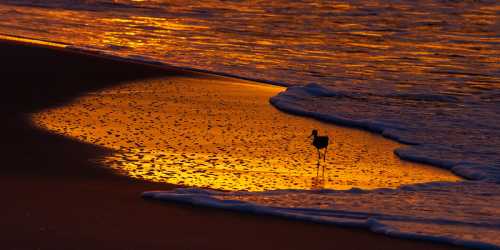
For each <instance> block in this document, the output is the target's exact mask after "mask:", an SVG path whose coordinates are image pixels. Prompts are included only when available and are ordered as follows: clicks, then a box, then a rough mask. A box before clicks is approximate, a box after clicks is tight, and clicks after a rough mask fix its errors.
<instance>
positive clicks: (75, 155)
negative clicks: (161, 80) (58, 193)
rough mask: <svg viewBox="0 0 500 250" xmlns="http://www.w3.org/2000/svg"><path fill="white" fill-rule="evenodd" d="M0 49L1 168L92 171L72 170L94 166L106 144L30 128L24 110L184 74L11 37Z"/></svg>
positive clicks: (35, 171)
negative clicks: (151, 79) (99, 145)
mask: <svg viewBox="0 0 500 250" xmlns="http://www.w3.org/2000/svg"><path fill="white" fill-rule="evenodd" d="M0 52H1V55H2V57H1V60H0V63H1V66H0V79H1V82H2V84H1V91H0V112H1V115H2V122H1V123H0V133H1V138H2V142H1V143H0V145H1V146H0V152H2V155H3V156H4V157H2V158H3V159H2V166H3V167H2V168H3V172H4V173H6V172H9V173H15V172H18V173H22V174H40V173H45V174H50V175H65V174H67V173H68V172H71V175H77V176H82V175H83V176H85V175H89V174H90V175H93V174H92V173H93V171H87V170H86V171H80V172H78V173H74V172H75V171H78V170H79V169H81V168H78V167H77V166H78V165H82V164H83V165H95V164H90V162H89V161H88V159H93V158H97V157H99V156H102V154H104V153H106V150H105V149H104V148H99V147H98V146H95V145H92V144H86V143H82V142H79V141H76V140H72V139H69V138H65V137H63V136H60V135H55V134H51V133H49V132H46V131H43V130H41V129H38V128H36V127H33V126H32V125H31V122H30V121H29V119H28V118H27V114H29V113H34V112H37V111H40V110H43V109H46V108H50V107H55V106H57V105H63V104H64V103H66V102H68V101H71V100H72V99H74V98H75V97H78V96H80V95H82V94H84V93H86V92H89V91H95V90H98V89H102V88H106V87H110V86H113V85H117V84H120V83H123V82H126V81H132V80H138V79H144V78H152V77H159V76H169V75H173V74H175V75H179V74H182V72H175V71H167V70H162V69H160V68H155V67H151V66H148V65H142V64H134V63H128V62H122V61H117V60H112V59H107V58H102V57H96V56H91V55H86V54H82V53H76V52H71V51H64V50H61V49H52V48H44V47H36V46H31V45H26V44H18V43H15V42H0ZM75 165H76V166H75ZM69 166H72V167H69ZM27 170H29V171H27ZM94 171H97V172H100V171H102V169H100V168H96V169H94Z"/></svg>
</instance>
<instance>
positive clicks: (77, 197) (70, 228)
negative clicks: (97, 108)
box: [0, 41, 455, 249]
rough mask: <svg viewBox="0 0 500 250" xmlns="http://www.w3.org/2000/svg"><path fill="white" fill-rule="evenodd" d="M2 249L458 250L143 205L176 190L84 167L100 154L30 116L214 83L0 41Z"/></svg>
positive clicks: (260, 218) (337, 230)
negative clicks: (167, 81) (155, 86)
mask: <svg viewBox="0 0 500 250" xmlns="http://www.w3.org/2000/svg"><path fill="white" fill-rule="evenodd" d="M0 52H1V54H2V68H1V73H2V74H1V75H2V80H3V84H2V88H3V89H2V91H1V98H0V100H1V103H0V104H1V105H0V107H1V108H0V110H1V112H2V116H3V119H2V123H0V126H1V127H2V129H1V131H2V132H1V133H2V137H1V138H3V142H2V144H1V147H2V148H1V151H2V154H3V161H2V164H1V166H2V167H1V169H0V171H2V173H1V174H0V178H1V180H0V183H1V184H0V185H2V187H1V189H2V194H3V195H2V196H3V199H4V200H3V203H2V204H3V205H2V210H1V213H0V216H1V217H0V221H1V222H2V226H1V227H0V233H1V235H2V236H0V245H1V246H2V248H3V249H166V248H170V249H200V248H203V249H235V248H238V249H329V248H335V249H454V248H455V247H453V246H448V245H440V244H432V243H428V242H423V241H412V240H402V239H395V238H390V237H386V236H383V235H378V234H374V233H370V232H368V231H365V230H361V229H350V228H341V227H332V226H323V225H317V224H313V223H304V222H298V221H288V220H284V219H278V218H272V217H267V216H255V215H247V214H240V213H233V212H226V211H220V210H214V209H206V208H197V207H190V206H184V205H178V204H170V203H169V204H165V203H160V202H152V201H146V200H143V199H141V198H140V194H141V192H143V191H146V190H158V189H163V190H164V189H171V188H174V187H176V186H174V185H168V184H162V183H153V182H148V181H142V180H139V179H132V178H129V177H125V176H122V175H117V174H115V173H113V172H112V171H111V170H110V169H106V168H103V167H102V166H100V165H98V164H97V163H94V162H93V161H90V159H96V158H100V157H104V156H106V155H110V154H112V152H111V151H110V150H109V149H107V148H104V147H99V146H96V145H95V144H90V143H84V142H82V141H78V140H74V139H70V138H68V137H64V136H61V135H57V134H54V133H50V132H47V131H45V130H42V129H39V128H36V127H34V126H33V125H32V124H31V123H30V122H29V119H28V114H31V113H35V112H38V111H42V110H46V109H49V108H54V107H59V106H62V105H64V104H67V103H68V102H70V101H72V100H74V99H75V98H77V97H80V96H82V95H83V94H85V93H88V92H91V91H96V90H100V89H103V88H107V87H112V86H119V85H121V84H124V83H126V82H130V81H137V80H139V79H154V78H157V77H162V78H164V77H180V76H182V77H186V78H189V77H192V78H196V79H198V80H199V81H203V79H207V81H209V80H210V79H214V78H217V76H208V75H206V74H200V73H193V72H187V71H181V70H175V69H161V68H158V67H152V66H149V65H143V64H138V63H129V62H123V61H117V60H112V59H109V58H105V57H99V56H91V55H86V54H81V53H76V52H68V51H64V50H62V49H53V48H47V47H42V46H32V45H26V44H21V43H14V42H7V41H3V42H1V43H0Z"/></svg>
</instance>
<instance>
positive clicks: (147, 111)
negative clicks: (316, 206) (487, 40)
mask: <svg viewBox="0 0 500 250" xmlns="http://www.w3.org/2000/svg"><path fill="white" fill-rule="evenodd" d="M283 90H284V88H282V87H275V86H270V85H261V84H251V83H245V82H243V81H240V80H235V79H229V78H228V79H223V78H205V79H197V78H180V77H179V78H175V77H170V78H160V79H156V80H147V81H142V82H137V83H128V84H125V85H121V86H118V87H114V88H110V89H106V90H103V91H99V92H93V93H90V94H88V95H85V96H83V97H81V98H78V99H77V100H75V101H74V102H73V103H71V104H70V105H66V106H64V107H59V108H55V109H51V110H47V111H44V112H42V113H38V114H35V115H34V116H33V118H34V121H35V122H36V123H37V124H39V125H40V126H42V127H44V128H46V129H48V130H51V131H54V132H57V133H61V134H64V135H68V136H71V137H75V138H78V139H80V140H83V141H86V142H90V143H95V144H98V145H102V146H105V147H108V148H112V149H115V150H117V152H116V153H114V154H113V155H111V156H109V157H107V158H106V159H104V160H101V159H98V160H99V161H101V162H103V163H104V164H105V165H108V166H111V167H112V168H114V169H116V170H118V171H119V172H121V173H124V174H126V175H129V176H131V177H134V178H140V179H146V180H152V181H157V182H167V183H173V184H183V185H187V186H196V187H206V188H211V189H219V190H231V191H233V190H246V191H264V190H276V189H306V190H308V189H318V188H334V189H350V188H353V187H357V188H364V189H373V188H382V187H384V188H396V187H399V186H401V185H404V184H413V183H424V182H430V181H458V180H460V178H458V177H456V176H454V175H453V174H451V173H450V172H448V171H445V170H441V169H438V168H434V167H429V166H426V165H422V164H416V163H409V162H405V161H402V160H400V159H399V158H398V157H397V156H395V155H394V153H393V151H394V150H395V149H396V148H398V147H401V146H403V145H401V144H399V143H396V142H393V141H390V140H387V139H384V138H382V137H381V136H378V135H375V134H371V133H368V132H364V131H360V130H355V129H350V128H342V127H336V126H333V125H329V124H324V123H320V122H317V121H314V120H312V119H307V118H303V117H298V116H293V115H288V114H284V113H282V112H279V111H278V110H276V109H275V108H274V107H272V106H271V105H270V104H269V102H268V99H269V98H270V97H271V96H274V95H276V94H277V93H278V92H280V91H283ZM312 129H318V130H319V131H320V133H321V134H325V133H326V134H328V135H329V136H330V138H331V142H330V147H329V152H327V155H326V160H322V159H321V161H320V165H321V166H320V168H318V167H317V160H318V156H317V152H316V149H315V148H314V147H313V146H312V145H311V139H309V138H308V136H309V135H310V134H311V130H312ZM323 167H324V171H323ZM318 170H319V171H320V172H319V173H318V172H317V171H318Z"/></svg>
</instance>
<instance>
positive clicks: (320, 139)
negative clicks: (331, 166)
mask: <svg viewBox="0 0 500 250" xmlns="http://www.w3.org/2000/svg"><path fill="white" fill-rule="evenodd" d="M310 137H313V141H312V145H313V146H314V147H316V149H317V150H318V169H317V171H316V175H318V174H319V165H320V164H319V161H320V159H321V151H320V149H325V153H324V154H323V161H325V160H326V151H327V150H328V144H329V141H330V138H329V137H328V135H323V136H319V135H318V130H316V129H314V130H313V131H312V133H311V136H310ZM324 175H325V166H323V176H324Z"/></svg>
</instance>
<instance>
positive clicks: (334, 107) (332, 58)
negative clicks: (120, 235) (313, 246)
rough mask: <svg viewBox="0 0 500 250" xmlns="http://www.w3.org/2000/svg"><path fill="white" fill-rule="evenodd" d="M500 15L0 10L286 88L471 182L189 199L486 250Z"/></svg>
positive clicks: (498, 131) (432, 2)
mask: <svg viewBox="0 0 500 250" xmlns="http://www.w3.org/2000/svg"><path fill="white" fill-rule="evenodd" d="M499 17H500V3H499V2H498V1H445V0H441V1H438V0H428V1H410V0H402V1H369V2H368V1H319V0H318V1H313V0H311V1H293V2H292V1H284V0H282V1H213V0H210V1H189V0H187V1H160V0H151V1H147V0H146V1H127V0H123V1H106V0H100V1H99V0H96V1H92V0H87V1H68V0H55V1H27V0H4V1H0V33H2V34H6V35H13V36H20V37H28V38H33V39H39V40H44V41H50V42H57V43H61V44H65V45H68V46H70V48H79V49H85V50H91V51H98V52H101V53H107V54H112V55H116V56H120V57H126V58H130V59H136V60H146V61H157V62H161V63H165V64H169V65H174V66H178V67H186V68H193V69H200V70H206V71H212V72H218V73H222V74H229V75H236V76H239V77H244V78H251V79H260V80H264V81H268V82H274V83H279V84H281V85H285V86H289V88H288V89H287V90H286V91H285V92H283V93H281V94H279V95H277V96H275V97H273V98H271V100H270V101H271V103H272V104H273V105H275V106H276V107H277V108H279V109H281V110H284V111H286V112H291V113H295V114H299V115H305V116H311V117H314V118H316V119H321V120H325V121H330V122H335V123H340V124H343V125H348V126H355V127H359V128H363V129H367V130H370V131H374V132H377V133H381V134H383V135H384V136H386V137H389V138H392V139H395V140H397V141H400V142H404V143H407V144H409V145H408V146H407V147H403V148H399V149H397V150H396V154H397V155H398V156H400V157H401V158H403V159H408V160H413V161H419V162H424V163H430V164H433V165H436V166H439V167H443V168H446V169H449V170H450V171H453V172H454V173H456V174H458V175H460V176H462V177H465V178H467V179H469V181H464V182H461V183H460V184H450V183H448V184H446V183H439V185H438V184H429V185H427V186H424V187H422V186H409V187H405V188H400V189H397V190H396V191H390V192H389V191H384V190H382V191H380V190H378V191H377V190H375V191H360V192H357V190H354V191H343V192H340V191H328V192H327V191H324V192H318V193H315V194H314V195H312V194H311V192H310V191H307V192H306V191H300V190H295V191H288V192H286V191H280V192H277V193H231V194H224V195H222V194H218V193H210V192H204V191H203V192H202V191H200V190H195V191H193V190H191V191H192V192H193V193H194V194H190V195H191V196H189V197H190V198H189V199H188V200H189V201H193V202H195V203H203V204H206V205H210V204H212V205H214V204H215V206H218V205H216V204H219V203H217V202H215V201H218V202H223V201H225V202H228V201H230V200H237V201H240V202H245V203H244V204H253V205H251V206H250V205H245V206H243V205H241V204H240V203H237V202H233V203H231V202H229V203H230V204H236V206H237V207H247V208H248V207H250V208H249V209H250V210H252V209H254V210H255V207H260V208H262V207H265V208H267V210H266V211H274V212H272V213H276V214H283V213H281V212H279V211H282V210H283V209H285V210H286V214H288V213H290V211H289V209H291V208H292V207H294V208H300V209H295V210H294V211H295V212H294V214H297V213H300V216H298V217H300V218H302V219H311V220H314V221H323V222H329V223H338V224H342V223H344V222H345V221H343V220H344V219H345V218H348V219H350V220H353V219H352V216H354V217H356V218H364V219H363V220H364V222H363V223H358V224H356V223H353V225H354V224H356V225H365V226H366V225H368V226H366V227H369V228H371V229H372V230H374V231H377V232H382V233H388V234H391V235H398V236H402V237H420V238H427V239H431V240H443V241H448V242H452V243H455V244H465V245H469V246H476V247H491V248H500V242H499V240H498V239H499V238H500V237H499V235H500V225H499V222H498V219H497V218H500V201H499V196H500V192H499V191H500V184H499V183H500V156H499V155H500V154H499V153H500V125H499V124H498V121H500V18H499ZM191 191H190V192H191ZM185 193H186V191H185V190H178V191H174V192H169V193H161V194H159V193H154V195H152V194H151V193H146V194H145V195H147V196H150V197H153V198H154V197H156V198H158V199H177V198H178V197H181V196H182V197H184V196H186V194H185ZM200 193H202V194H200ZM360 193H361V194H362V195H361V194H360ZM172 197H174V198H172ZM175 197H177V198H175ZM304 197H306V198H304ZM315 197H316V198H315ZM317 197H320V198H317ZM375 198H377V199H375ZM294 200H298V201H302V202H301V203H293V201H294ZM380 200H384V201H386V202H387V204H386V203H384V204H385V205H384V206H381V205H377V204H379V203H377V202H378V201H380ZM437 200H439V201H440V202H437ZM204 201H207V202H204ZM375 201H377V202H375ZM224 204H226V203H224ZM238 204H239V205H238ZM292 204H293V205H292ZM231 206H232V205H231ZM231 206H226V207H231ZM396 208H398V210H397V211H396V210H395V209H396ZM280 209H281V210H280ZM337 210H342V211H343V212H342V213H340V215H338V214H339V213H334V214H336V215H335V216H331V214H332V212H331V211H337ZM429 211H430V212H429ZM450 211H453V212H450ZM346 213H347V214H348V215H346ZM360 214H361V215H360ZM350 216H351V217H350ZM360 216H361V217H360ZM295 217H297V216H295ZM387 218H390V219H387ZM394 218H398V219H394ZM436 221H437V222H436ZM358 222H359V221H358Z"/></svg>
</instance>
